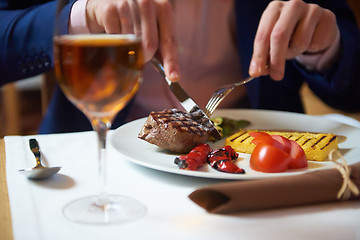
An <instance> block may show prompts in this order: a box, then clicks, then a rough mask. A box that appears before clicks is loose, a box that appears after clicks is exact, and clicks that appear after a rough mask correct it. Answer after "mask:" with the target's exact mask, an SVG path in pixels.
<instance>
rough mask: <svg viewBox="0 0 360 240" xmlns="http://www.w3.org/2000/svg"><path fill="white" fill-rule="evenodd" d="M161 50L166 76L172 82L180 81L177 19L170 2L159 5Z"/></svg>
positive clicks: (162, 2)
mask: <svg viewBox="0 0 360 240" xmlns="http://www.w3.org/2000/svg"><path fill="white" fill-rule="evenodd" d="M157 14H158V26H159V41H160V50H161V55H162V59H163V63H164V68H165V74H166V75H167V76H168V77H169V78H170V80H171V81H178V80H179V79H180V71H179V65H178V46H177V41H176V35H175V30H174V29H175V19H174V13H173V9H172V5H171V4H170V2H168V1H160V2H159V3H158V4H157Z"/></svg>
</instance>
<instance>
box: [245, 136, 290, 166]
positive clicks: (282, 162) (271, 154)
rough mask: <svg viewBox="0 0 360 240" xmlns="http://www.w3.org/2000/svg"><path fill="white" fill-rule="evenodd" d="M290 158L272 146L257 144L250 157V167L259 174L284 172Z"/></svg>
mask: <svg viewBox="0 0 360 240" xmlns="http://www.w3.org/2000/svg"><path fill="white" fill-rule="evenodd" d="M290 161H291V157H290V155H289V154H288V153H286V152H284V151H283V150H281V149H279V148H277V147H274V146H272V145H268V144H264V143H259V144H257V145H256V147H255V149H254V151H253V152H252V154H251V157H250V167H251V168H252V169H254V170H256V171H259V172H268V173H275V172H284V171H286V170H287V169H288V165H289V163H290Z"/></svg>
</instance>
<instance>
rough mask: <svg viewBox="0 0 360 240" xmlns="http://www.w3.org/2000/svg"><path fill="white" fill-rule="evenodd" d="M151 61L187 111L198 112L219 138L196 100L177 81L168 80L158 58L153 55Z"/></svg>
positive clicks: (218, 137) (216, 136)
mask: <svg viewBox="0 0 360 240" xmlns="http://www.w3.org/2000/svg"><path fill="white" fill-rule="evenodd" d="M151 63H152V64H153V66H154V67H155V68H156V70H157V71H158V72H159V73H160V74H161V75H162V76H163V78H164V79H165V80H166V82H167V84H168V85H169V87H170V90H171V92H172V93H173V94H174V95H175V97H176V98H177V99H178V100H179V101H180V104H181V106H183V108H184V109H185V110H186V111H187V112H189V113H194V112H196V113H197V114H200V115H201V117H202V118H204V119H206V121H207V123H208V124H209V125H210V126H212V127H213V129H214V130H213V131H212V132H211V135H212V136H213V137H214V138H215V139H220V138H221V135H220V133H219V132H218V131H217V130H216V128H215V126H214V123H213V122H212V121H211V120H210V119H209V118H208V117H207V115H206V114H205V113H204V111H203V110H201V108H200V107H199V106H198V105H197V104H196V102H195V101H194V100H193V99H192V98H191V97H190V96H189V95H188V94H187V93H186V92H185V90H184V89H183V88H182V87H181V85H180V84H179V83H178V82H172V81H170V80H169V79H168V78H167V76H166V74H165V71H164V66H163V65H162V63H161V62H160V60H159V59H158V58H157V57H153V58H152V59H151Z"/></svg>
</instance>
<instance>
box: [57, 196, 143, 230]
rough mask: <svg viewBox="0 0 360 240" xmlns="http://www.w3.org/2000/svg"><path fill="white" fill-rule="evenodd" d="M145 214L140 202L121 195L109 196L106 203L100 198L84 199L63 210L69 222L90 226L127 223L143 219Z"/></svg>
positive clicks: (70, 204)
mask: <svg viewBox="0 0 360 240" xmlns="http://www.w3.org/2000/svg"><path fill="white" fill-rule="evenodd" d="M145 212H146V208H145V206H144V205H142V204H141V203H140V202H138V201H136V200H134V199H132V198H129V197H125V196H119V195H107V198H106V201H104V200H101V199H100V198H99V196H89V197H84V198H80V199H77V200H75V201H72V202H70V203H68V204H67V205H66V206H65V207H64V209H63V213H64V216H65V217H66V218H67V219H68V220H70V221H73V222H78V223H88V224H113V223H126V222H130V221H134V220H136V219H139V218H141V217H143V216H144V215H145Z"/></svg>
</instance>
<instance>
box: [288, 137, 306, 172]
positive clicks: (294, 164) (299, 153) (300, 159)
mask: <svg viewBox="0 0 360 240" xmlns="http://www.w3.org/2000/svg"><path fill="white" fill-rule="evenodd" d="M289 141H290V143H291V151H290V156H291V157H292V160H291V161H290V163H289V169H298V168H306V167H307V166H308V161H307V159H306V155H305V152H304V149H302V147H300V145H299V144H298V143H297V142H295V141H293V140H289Z"/></svg>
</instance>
